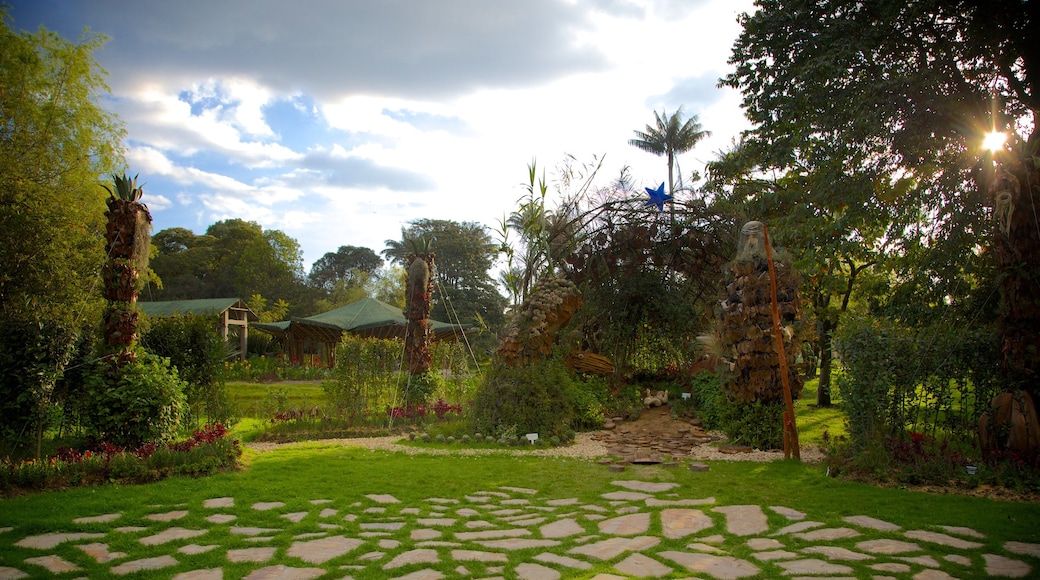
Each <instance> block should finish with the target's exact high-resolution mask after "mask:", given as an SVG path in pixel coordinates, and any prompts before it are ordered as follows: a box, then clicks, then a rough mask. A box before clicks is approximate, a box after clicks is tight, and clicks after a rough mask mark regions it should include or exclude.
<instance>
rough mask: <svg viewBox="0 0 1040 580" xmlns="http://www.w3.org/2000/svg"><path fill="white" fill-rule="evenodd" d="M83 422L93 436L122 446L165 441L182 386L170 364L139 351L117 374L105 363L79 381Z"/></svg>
mask: <svg viewBox="0 0 1040 580" xmlns="http://www.w3.org/2000/svg"><path fill="white" fill-rule="evenodd" d="M84 380H85V383H86V384H85V387H86V399H87V400H86V408H87V413H86V420H87V423H88V427H89V429H90V431H91V433H92V435H93V436H95V437H96V438H97V439H98V440H102V441H109V442H112V443H115V444H117V445H122V446H125V447H136V446H138V445H140V444H142V443H150V442H164V441H168V440H170V439H171V438H173V435H174V434H175V433H176V430H177V427H178V426H179V425H180V423H181V417H182V414H183V410H184V390H185V388H186V385H185V384H184V381H182V380H181V379H180V378H179V377H178V376H177V369H175V368H173V367H172V366H171V365H170V361H169V359H165V358H160V357H157V356H155V355H153V354H150V353H147V352H138V354H137V360H136V361H135V362H133V363H131V364H128V365H126V366H124V367H123V368H122V369H119V372H118V373H117V372H116V369H115V367H114V366H113V365H112V364H111V363H110V362H109V361H107V360H99V361H97V362H95V363H94V365H92V368H91V369H90V372H89V373H88V374H87V375H86V376H85V377H84Z"/></svg>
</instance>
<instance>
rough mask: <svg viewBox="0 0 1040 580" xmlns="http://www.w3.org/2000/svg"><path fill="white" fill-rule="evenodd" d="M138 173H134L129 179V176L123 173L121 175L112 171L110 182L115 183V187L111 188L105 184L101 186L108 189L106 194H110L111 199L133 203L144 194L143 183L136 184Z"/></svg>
mask: <svg viewBox="0 0 1040 580" xmlns="http://www.w3.org/2000/svg"><path fill="white" fill-rule="evenodd" d="M138 175H140V174H138ZM138 175H135V176H134V178H133V180H131V179H130V178H129V177H127V175H126V174H125V173H124V174H123V175H122V176H119V175H116V174H115V173H113V174H112V182H113V183H114V184H115V189H114V190H113V189H112V188H111V187H109V186H107V185H102V186H101V187H104V188H105V189H106V190H108V194H109V195H110V196H112V198H113V199H119V200H122V201H125V202H128V203H134V202H136V201H138V200H140V199H141V196H142V195H144V189H143V188H144V185H143V184H142V185H141V186H138V185H137V176H138Z"/></svg>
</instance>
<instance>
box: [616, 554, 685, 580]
mask: <svg viewBox="0 0 1040 580" xmlns="http://www.w3.org/2000/svg"><path fill="white" fill-rule="evenodd" d="M614 569H615V570H617V571H618V572H621V573H622V574H628V575H629V576H635V577H637V578H660V577H661V576H667V575H668V574H671V573H672V569H671V568H669V567H668V566H665V565H664V564H662V563H660V562H658V561H657V560H654V559H653V558H650V557H648V556H644V555H643V554H630V555H629V556H628V557H627V558H625V559H624V560H622V561H620V562H618V563H617V564H614Z"/></svg>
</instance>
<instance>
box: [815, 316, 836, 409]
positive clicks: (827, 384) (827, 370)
mask: <svg viewBox="0 0 1040 580" xmlns="http://www.w3.org/2000/svg"><path fill="white" fill-rule="evenodd" d="M820 326H821V328H822V329H823V330H822V331H821V332H820V333H819V336H818V337H817V340H818V342H817V345H818V346H817V348H819V350H820V382H819V384H818V385H817V386H816V406H817V407H830V406H831V361H832V359H833V358H834V357H833V352H832V351H833V348H832V346H831V328H830V325H829V324H821V325H820Z"/></svg>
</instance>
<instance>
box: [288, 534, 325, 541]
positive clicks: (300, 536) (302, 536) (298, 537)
mask: <svg viewBox="0 0 1040 580" xmlns="http://www.w3.org/2000/svg"><path fill="white" fill-rule="evenodd" d="M327 535H328V534H326V533H325V532H309V533H306V534H296V535H295V536H293V537H292V539H294V540H309V539H311V538H324V537H325V536H327Z"/></svg>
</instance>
